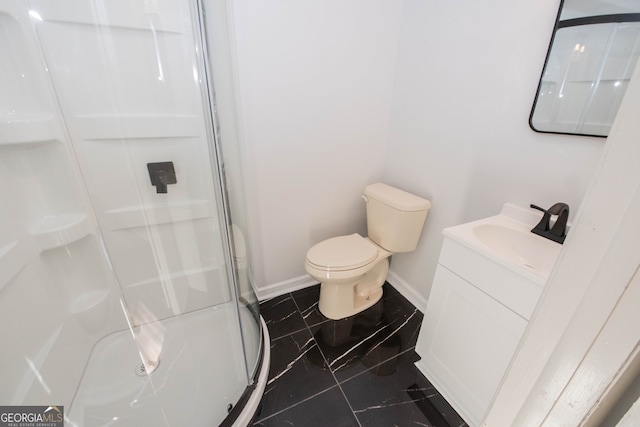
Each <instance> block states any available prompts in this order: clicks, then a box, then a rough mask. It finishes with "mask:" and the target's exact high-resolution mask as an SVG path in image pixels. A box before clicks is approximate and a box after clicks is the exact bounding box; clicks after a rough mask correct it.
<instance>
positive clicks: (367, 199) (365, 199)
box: [360, 194, 369, 203]
mask: <svg viewBox="0 0 640 427" xmlns="http://www.w3.org/2000/svg"><path fill="white" fill-rule="evenodd" d="M360 197H362V200H364V201H365V203H368V202H369V198H368V197H367V196H365V195H364V194H363V195H362V196H360Z"/></svg>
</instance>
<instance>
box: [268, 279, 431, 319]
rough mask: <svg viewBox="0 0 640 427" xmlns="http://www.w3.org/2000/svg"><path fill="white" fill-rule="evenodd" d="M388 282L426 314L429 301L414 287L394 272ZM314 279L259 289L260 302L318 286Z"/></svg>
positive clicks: (297, 280)
mask: <svg viewBox="0 0 640 427" xmlns="http://www.w3.org/2000/svg"><path fill="white" fill-rule="evenodd" d="M387 282H389V283H390V284H391V285H392V286H393V287H394V288H395V289H396V290H397V291H398V292H400V294H401V295H402V296H403V297H405V298H406V299H408V300H409V302H410V303H411V304H413V305H414V306H415V307H416V308H417V309H418V310H420V311H421V312H423V313H424V312H425V310H426V309H427V300H426V299H425V298H424V297H423V296H422V295H420V294H419V293H418V292H417V291H416V290H415V289H413V287H412V286H410V285H409V284H408V283H407V282H405V281H404V279H402V278H401V277H400V276H398V275H397V274H396V273H394V272H393V271H389V275H388V276H387ZM317 284H318V282H316V281H315V280H314V279H313V278H312V277H310V276H307V275H304V276H300V277H295V278H293V279H289V280H285V281H284V282H279V283H274V284H273V285H269V286H265V287H264V288H257V289H256V294H257V295H258V300H259V301H264V300H267V299H269V298H274V297H277V296H280V295H284V294H286V293H288V292H293V291H297V290H300V289H304V288H308V287H309V286H313V285H317Z"/></svg>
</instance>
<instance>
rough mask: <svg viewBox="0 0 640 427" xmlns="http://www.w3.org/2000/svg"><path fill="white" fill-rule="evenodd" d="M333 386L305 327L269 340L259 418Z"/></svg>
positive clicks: (331, 378) (330, 376)
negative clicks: (268, 353) (267, 374)
mask: <svg viewBox="0 0 640 427" xmlns="http://www.w3.org/2000/svg"><path fill="white" fill-rule="evenodd" d="M335 385H336V381H335V379H334V378H333V375H331V373H330V372H329V371H328V369H327V367H326V365H325V364H324V359H323V358H322V354H321V353H320V350H319V349H318V346H317V345H316V342H315V340H314V339H313V337H312V336H311V334H310V333H309V331H308V330H307V329H306V328H305V329H304V330H302V331H298V332H296V333H293V334H290V335H286V336H284V337H282V338H279V339H276V340H272V341H271V366H270V369H269V379H268V380H267V385H266V388H265V391H264V395H263V397H262V409H261V413H260V414H259V417H260V418H265V417H268V416H269V415H272V414H274V413H276V412H278V411H280V410H282V409H284V408H288V407H289V406H292V405H295V404H297V403H299V402H301V401H303V400H305V399H307V398H309V397H310V396H313V395H315V394H317V393H320V392H322V391H323V390H326V389H328V388H330V387H333V386H335Z"/></svg>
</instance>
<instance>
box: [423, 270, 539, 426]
mask: <svg viewBox="0 0 640 427" xmlns="http://www.w3.org/2000/svg"><path fill="white" fill-rule="evenodd" d="M526 325H527V322H526V320H525V319H523V318H522V317H520V316H519V315H517V314H516V313H515V312H513V311H511V310H510V309H509V308H507V307H506V306H504V305H502V304H501V303H499V302H497V301H496V300H494V299H493V298H491V297H490V296H489V295H487V294H486V293H484V292H482V291H480V290H479V289H478V288H476V287H475V286H473V285H472V284H470V283H469V282H467V281H465V280H464V279H462V278H460V277H459V276H457V275H456V274H455V273H453V272H451V271H450V270H448V269H447V268H446V267H443V266H441V265H439V266H438V269H437V270H436V275H435V278H434V282H433V288H432V291H431V295H430V297H429V302H428V305H427V311H426V313H425V316H424V319H423V323H422V330H421V331H420V337H419V340H418V344H417V346H416V350H417V352H418V354H419V355H420V356H422V360H421V361H420V362H419V366H420V368H421V369H422V370H423V371H424V372H425V373H426V374H427V377H428V378H429V380H430V381H431V382H432V383H433V384H434V385H435V386H436V388H437V389H438V390H439V391H440V392H441V393H442V394H443V395H444V396H445V398H446V399H447V400H448V401H449V403H450V404H451V405H452V406H453V407H454V408H455V409H456V410H457V411H458V412H459V413H460V415H462V416H463V417H464V418H465V419H466V420H467V421H468V422H469V424H471V425H478V424H479V423H480V421H481V420H482V417H483V416H484V414H485V412H486V410H487V408H488V406H489V404H490V403H491V400H492V398H493V395H494V394H495V392H496V390H497V388H498V385H499V384H500V380H501V379H502V376H503V375H504V373H505V371H506V369H507V366H508V365H509V362H510V360H511V357H512V356H513V354H514V352H515V349H516V347H517V345H518V342H519V341H520V337H521V336H522V333H523V332H524V329H525V327H526Z"/></svg>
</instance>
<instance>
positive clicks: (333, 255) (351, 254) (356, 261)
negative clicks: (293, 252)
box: [307, 233, 378, 271]
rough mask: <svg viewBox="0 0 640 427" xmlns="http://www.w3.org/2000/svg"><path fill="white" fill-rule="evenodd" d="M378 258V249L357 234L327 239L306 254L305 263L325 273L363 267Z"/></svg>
mask: <svg viewBox="0 0 640 427" xmlns="http://www.w3.org/2000/svg"><path fill="white" fill-rule="evenodd" d="M377 256H378V248H377V247H376V246H375V245H374V244H373V243H371V242H370V241H369V240H367V239H365V238H364V237H362V236H361V235H359V234H358V233H355V234H350V235H348V236H339V237H333V238H331V239H327V240H325V241H323V242H320V243H318V244H317V245H315V246H313V247H312V248H311V249H309V252H307V262H308V263H309V264H312V265H313V266H314V267H315V268H317V269H321V270H327V271H347V270H353V269H356V268H360V267H362V266H365V265H367V264H369V263H371V262H372V261H374V260H375V259H376V258H377Z"/></svg>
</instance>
